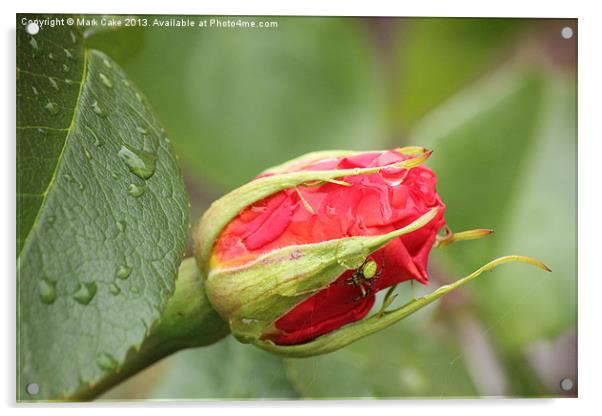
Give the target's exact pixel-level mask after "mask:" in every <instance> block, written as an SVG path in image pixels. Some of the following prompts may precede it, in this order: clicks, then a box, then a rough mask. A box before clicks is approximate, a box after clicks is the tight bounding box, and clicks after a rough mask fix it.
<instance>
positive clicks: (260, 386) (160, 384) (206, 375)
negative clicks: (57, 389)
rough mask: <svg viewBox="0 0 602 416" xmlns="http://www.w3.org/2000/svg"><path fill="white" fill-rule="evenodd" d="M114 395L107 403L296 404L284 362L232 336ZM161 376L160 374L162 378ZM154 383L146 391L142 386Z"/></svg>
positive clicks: (183, 354)
mask: <svg viewBox="0 0 602 416" xmlns="http://www.w3.org/2000/svg"><path fill="white" fill-rule="evenodd" d="M158 367H159V368H151V369H149V370H147V371H146V372H144V373H141V374H139V375H137V376H136V377H134V378H132V379H130V380H128V381H126V383H124V384H123V385H120V386H118V387H117V388H115V389H113V390H112V391H109V392H108V393H106V394H105V395H104V396H102V399H109V400H115V399H124V398H125V399H128V400H132V399H151V400H157V399H158V400H161V399H168V400H194V399H214V400H219V399H234V400H238V399H262V398H265V399H293V398H296V397H297V394H296V393H295V391H294V390H293V388H292V387H291V385H290V383H289V381H288V379H287V377H286V374H285V371H284V367H283V363H282V360H281V359H280V358H278V357H277V356H275V355H273V354H269V353H267V352H265V351H261V350H259V349H257V348H255V347H252V346H249V345H244V344H241V343H239V342H238V341H236V340H235V339H234V338H233V337H227V338H225V339H224V340H222V341H220V342H218V343H216V344H213V345H210V346H207V347H203V348H198V349H192V350H185V351H180V352H179V353H177V354H175V355H173V356H171V357H168V358H167V359H165V360H164V361H163V362H161V364H159V366H158ZM157 372H158V373H159V374H157ZM149 383H152V387H150V388H149V389H147V390H146V391H140V388H139V387H138V386H144V385H147V384H149Z"/></svg>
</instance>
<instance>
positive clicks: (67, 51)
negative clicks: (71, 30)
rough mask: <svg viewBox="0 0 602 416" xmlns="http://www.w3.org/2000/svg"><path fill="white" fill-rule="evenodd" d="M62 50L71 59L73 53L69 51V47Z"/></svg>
mask: <svg viewBox="0 0 602 416" xmlns="http://www.w3.org/2000/svg"><path fill="white" fill-rule="evenodd" d="M63 52H65V56H66V57H67V58H68V59H73V54H72V53H71V51H70V50H69V49H63Z"/></svg>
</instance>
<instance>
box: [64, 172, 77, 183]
mask: <svg viewBox="0 0 602 416" xmlns="http://www.w3.org/2000/svg"><path fill="white" fill-rule="evenodd" d="M63 178H64V179H65V180H66V181H67V182H72V183H73V182H75V179H73V176H71V175H69V174H68V173H66V174H64V175H63Z"/></svg>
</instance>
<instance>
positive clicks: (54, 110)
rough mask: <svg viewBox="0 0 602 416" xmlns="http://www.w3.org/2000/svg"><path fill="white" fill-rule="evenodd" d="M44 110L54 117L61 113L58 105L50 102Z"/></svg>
mask: <svg viewBox="0 0 602 416" xmlns="http://www.w3.org/2000/svg"><path fill="white" fill-rule="evenodd" d="M44 108H45V109H46V110H48V112H49V113H50V114H52V115H56V114H58V113H59V111H60V109H59V106H58V105H57V104H56V103H53V102H52V101H48V103H46V105H45V106H44Z"/></svg>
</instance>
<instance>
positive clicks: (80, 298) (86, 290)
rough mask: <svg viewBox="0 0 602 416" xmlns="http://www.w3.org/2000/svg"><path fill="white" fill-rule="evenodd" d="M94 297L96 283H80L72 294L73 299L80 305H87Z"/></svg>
mask: <svg viewBox="0 0 602 416" xmlns="http://www.w3.org/2000/svg"><path fill="white" fill-rule="evenodd" d="M95 295H96V283H95V282H86V283H80V284H79V285H78V287H77V291H76V292H75V293H74V294H73V299H75V300H76V301H77V302H79V303H81V304H82V305H87V304H89V303H90V301H91V300H92V299H93V298H94V296H95Z"/></svg>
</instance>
